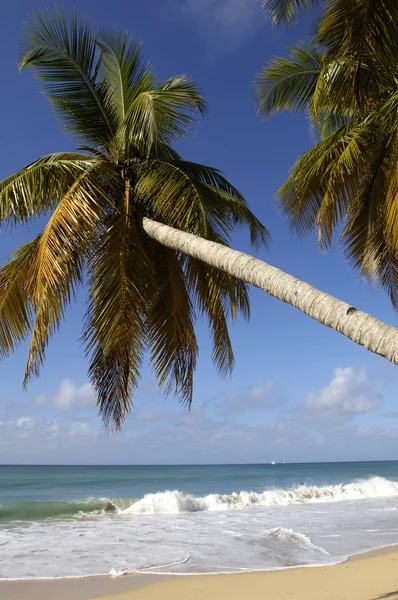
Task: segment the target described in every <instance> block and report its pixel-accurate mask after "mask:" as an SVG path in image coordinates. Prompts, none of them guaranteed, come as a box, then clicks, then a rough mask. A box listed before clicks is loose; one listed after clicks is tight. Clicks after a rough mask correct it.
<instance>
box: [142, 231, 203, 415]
mask: <svg viewBox="0 0 398 600" xmlns="http://www.w3.org/2000/svg"><path fill="white" fill-rule="evenodd" d="M147 247H148V256H149V258H150V260H151V263H152V265H153V268H154V274H155V280H154V283H155V287H154V288H152V287H148V299H147V303H148V309H147V318H146V322H145V326H146V331H147V339H148V345H149V348H150V349H151V363H152V365H153V368H154V371H155V375H156V378H157V381H158V383H159V385H160V386H161V387H164V389H165V391H166V394H169V393H170V392H173V393H174V394H175V395H176V396H177V397H179V399H180V401H181V402H182V403H183V404H186V405H187V406H190V404H191V402H192V393H193V375H194V370H195V366H196V358H197V354H198V346H197V342H196V335H195V329H194V321H195V312H194V309H193V306H192V302H191V298H190V296H189V293H188V290H187V285H186V281H185V274H184V270H183V264H182V259H181V258H180V257H178V256H177V254H176V253H175V252H174V251H173V250H169V249H168V248H165V247H164V246H161V245H160V244H158V243H157V242H155V241H154V240H151V239H150V238H148V240H147Z"/></svg>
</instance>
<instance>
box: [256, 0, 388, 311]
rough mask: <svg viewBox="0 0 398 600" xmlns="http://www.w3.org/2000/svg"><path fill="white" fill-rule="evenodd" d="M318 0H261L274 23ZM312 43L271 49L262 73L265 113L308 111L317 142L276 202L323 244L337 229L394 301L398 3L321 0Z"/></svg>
mask: <svg viewBox="0 0 398 600" xmlns="http://www.w3.org/2000/svg"><path fill="white" fill-rule="evenodd" d="M314 4H315V2H313V1H310V2H308V1H304V0H265V1H264V8H265V12H266V15H267V16H268V17H269V18H271V20H272V21H273V22H274V23H275V24H280V23H282V22H286V23H287V24H288V25H290V24H292V23H293V22H294V20H295V19H296V18H297V16H298V15H299V13H300V11H302V10H304V9H306V8H310V7H312V6H313V5H314ZM316 29H317V31H316V35H315V36H314V39H313V40H312V42H311V43H310V44H307V43H300V44H298V45H296V46H295V47H293V48H291V49H290V51H289V55H288V57H287V58H274V59H272V60H271V61H270V62H269V63H268V64H267V65H266V66H265V67H264V69H263V71H262V73H261V74H260V75H259V77H258V81H257V93H258V105H259V112H260V114H261V115H262V116H264V117H267V116H270V115H272V114H274V113H276V112H278V111H280V110H283V109H286V110H290V111H306V112H308V114H309V116H310V119H311V121H312V124H313V128H314V130H315V133H316V135H317V137H318V140H319V141H318V143H317V144H316V145H315V146H314V147H313V148H311V149H310V150H309V151H307V152H305V153H304V154H303V155H302V156H301V157H299V159H298V160H297V162H296V163H295V164H294V165H293V167H292V170H291V174H290V177H289V179H288V180H287V181H286V183H285V184H284V185H283V186H282V187H281V188H280V189H279V190H278V192H277V197H278V203H279V205H280V207H281V209H282V211H283V212H284V213H285V214H286V215H287V218H288V220H289V223H290V226H291V228H292V229H293V230H294V231H296V232H297V233H298V234H299V235H300V236H303V235H306V234H307V233H309V232H311V231H313V230H317V231H318V240H319V244H320V246H321V247H322V248H323V249H325V248H328V247H330V245H331V244H332V243H333V240H334V237H335V234H336V231H340V242H341V244H342V246H343V249H344V253H345V256H346V258H347V259H348V261H349V263H350V264H351V265H352V266H353V267H354V268H356V269H358V270H359V271H360V273H361V275H362V276H364V277H365V278H368V279H372V280H376V281H377V282H378V283H379V284H380V285H381V286H382V287H383V288H384V289H385V290H386V291H387V293H388V294H389V297H390V299H391V302H392V304H393V306H394V308H395V309H397V308H398V257H397V255H398V221H397V216H398V126H397V123H398V120H397V117H398V3H397V2H396V0H360V1H358V0H325V1H324V2H323V3H322V14H321V16H320V18H319V20H318V21H317V26H316Z"/></svg>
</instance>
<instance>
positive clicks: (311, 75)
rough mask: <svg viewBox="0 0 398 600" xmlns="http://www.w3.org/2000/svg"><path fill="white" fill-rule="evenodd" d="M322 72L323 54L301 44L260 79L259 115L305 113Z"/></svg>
mask: <svg viewBox="0 0 398 600" xmlns="http://www.w3.org/2000/svg"><path fill="white" fill-rule="evenodd" d="M321 69H322V54H321V52H320V51H319V50H318V49H317V48H315V47H312V46H310V45H308V44H305V43H301V44H299V45H297V46H294V47H293V48H291V49H290V51H289V55H288V58H273V59H272V60H271V61H270V62H269V63H268V64H266V65H265V66H264V68H263V70H262V71H261V73H260V74H259V75H258V76H257V80H256V94H257V101H258V112H259V114H260V115H261V116H263V117H269V116H271V115H273V114H275V113H276V112H278V111H280V110H290V111H302V110H305V109H306V108H307V107H308V106H309V104H310V102H311V99H312V97H313V95H314V92H315V89H316V86H317V82H318V79H319V76H320V73H321Z"/></svg>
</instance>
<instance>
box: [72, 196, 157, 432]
mask: <svg viewBox="0 0 398 600" xmlns="http://www.w3.org/2000/svg"><path fill="white" fill-rule="evenodd" d="M136 219H137V217H136V216H135V214H134V213H133V212H132V209H131V204H130V198H129V190H128V188H126V194H125V197H124V200H123V203H122V204H121V205H120V211H119V213H117V214H115V215H114V216H113V217H112V218H111V219H110V221H109V223H107V225H106V226H105V227H104V228H103V230H102V232H101V235H100V237H99V239H98V241H97V243H96V246H95V248H94V250H93V253H92V255H91V256H90V259H89V277H90V280H89V286H90V295H89V307H88V310H87V313H86V318H85V326H84V331H83V342H84V345H85V348H86V353H87V355H88V356H89V357H90V368H89V376H90V379H91V381H92V384H93V386H94V389H95V391H96V393H97V398H98V406H99V411H100V413H101V416H102V418H103V420H104V423H105V424H106V425H110V424H112V425H113V426H114V427H116V428H117V429H118V428H120V426H121V424H122V422H123V420H124V418H125V416H126V414H127V412H128V411H129V409H130V408H131V400H132V396H133V392H134V390H135V388H136V387H137V385H138V381H139V378H140V369H141V364H142V360H143V355H144V350H145V347H146V332H145V310H146V294H145V289H146V287H147V285H148V281H150V279H151V277H153V275H152V268H151V265H150V263H149V261H148V259H147V257H146V255H145V252H144V249H143V244H142V242H141V236H142V235H143V234H142V233H141V229H140V227H139V224H138V223H137V221H136ZM152 288H153V286H152Z"/></svg>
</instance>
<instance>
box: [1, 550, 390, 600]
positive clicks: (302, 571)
mask: <svg viewBox="0 0 398 600" xmlns="http://www.w3.org/2000/svg"><path fill="white" fill-rule="evenodd" d="M0 598H1V599H2V600H27V599H29V600H43V599H48V600H52V599H54V600H55V599H56V600H72V599H73V600H88V599H92V598H95V599H96V600H97V599H98V600H159V599H162V600H224V599H225V600H264V599H265V598H266V600H292V599H293V598H294V599H295V600H376V599H380V600H381V599H383V600H398V548H396V547H394V548H386V549H384V550H381V551H376V552H370V553H367V554H363V555H360V556H358V557H354V558H351V559H350V560H349V561H347V562H345V563H342V564H339V565H333V566H328V567H299V568H295V569H286V570H281V571H263V572H257V573H256V572H254V573H239V574H229V575H187V576H186V575H182V576H161V575H159V576H158V575H149V574H142V575H141V574H140V575H130V576H124V577H114V578H112V577H87V578H83V579H58V580H37V581H35V580H30V581H26V580H25V581H9V582H7V581H0Z"/></svg>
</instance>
